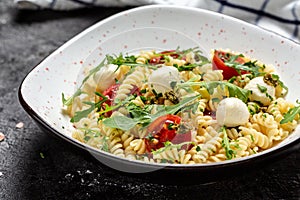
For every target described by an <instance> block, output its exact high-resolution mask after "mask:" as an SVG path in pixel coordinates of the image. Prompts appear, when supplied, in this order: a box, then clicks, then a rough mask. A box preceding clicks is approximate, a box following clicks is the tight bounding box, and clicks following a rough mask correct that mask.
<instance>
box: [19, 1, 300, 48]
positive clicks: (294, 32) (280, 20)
mask: <svg viewBox="0 0 300 200" xmlns="http://www.w3.org/2000/svg"><path fill="white" fill-rule="evenodd" d="M14 2H15V5H16V6H17V7H18V8H19V9H54V10H71V9H78V8H82V7H92V6H103V7H104V6H105V7H109V6H118V7H119V6H141V5H150V4H165V5H166V4H169V5H181V6H190V7H198V8H203V9H207V10H212V11H216V12H219V13H223V14H226V15H229V16H233V17H236V18H238V19H241V20H244V21H247V22H250V23H252V24H255V25H257V26H260V27H263V28H265V29H268V30H271V31H274V32H276V33H278V34H281V35H283V36H285V37H287V38H289V39H292V40H294V41H296V42H299V41H300V34H299V28H300V27H299V26H300V0H252V1H249V0H14Z"/></svg>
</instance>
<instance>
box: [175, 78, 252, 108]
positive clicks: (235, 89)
mask: <svg viewBox="0 0 300 200" xmlns="http://www.w3.org/2000/svg"><path fill="white" fill-rule="evenodd" d="M191 86H200V87H205V88H206V89H207V91H208V92H209V94H213V93H214V89H215V88H217V87H218V86H219V87H221V88H222V89H225V87H226V88H227V89H228V92H229V96H230V97H236V98H239V99H240V100H242V101H243V102H244V103H246V102H247V100H248V97H249V95H250V93H251V92H250V90H246V89H243V88H240V87H239V86H237V85H234V84H232V83H228V82H223V81H210V82H205V81H201V82H196V81H195V82H194V81H187V82H185V83H179V84H177V87H179V88H186V87H191Z"/></svg>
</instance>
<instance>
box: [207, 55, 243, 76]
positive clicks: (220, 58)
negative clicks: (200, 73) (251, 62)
mask: <svg viewBox="0 0 300 200" xmlns="http://www.w3.org/2000/svg"><path fill="white" fill-rule="evenodd" d="M231 56H234V55H233V54H231V53H228V52H224V51H218V50H215V51H214V56H213V60H212V66H213V69H214V70H223V77H224V79H225V80H228V79H230V78H231V77H233V76H238V75H240V74H239V73H238V72H237V71H236V70H235V69H234V68H232V67H229V66H227V65H226V64H225V62H226V61H229V60H230V59H231ZM235 62H237V63H240V64H244V63H245V60H244V58H243V57H240V56H239V57H237V58H236V60H235ZM241 73H242V74H245V73H247V72H246V71H241Z"/></svg>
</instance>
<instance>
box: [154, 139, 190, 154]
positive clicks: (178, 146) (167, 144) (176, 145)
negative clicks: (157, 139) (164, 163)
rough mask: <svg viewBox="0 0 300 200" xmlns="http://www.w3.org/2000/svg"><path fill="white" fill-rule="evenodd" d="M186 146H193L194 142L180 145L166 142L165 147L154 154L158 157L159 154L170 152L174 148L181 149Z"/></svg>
mask: <svg viewBox="0 0 300 200" xmlns="http://www.w3.org/2000/svg"><path fill="white" fill-rule="evenodd" d="M186 144H193V142H182V143H180V144H173V143H172V142H170V141H166V142H164V145H165V146H164V147H161V148H159V149H157V150H155V151H152V154H153V155H157V154H160V153H162V152H164V151H167V150H170V149H173V148H176V149H180V148H181V147H182V146H183V145H186Z"/></svg>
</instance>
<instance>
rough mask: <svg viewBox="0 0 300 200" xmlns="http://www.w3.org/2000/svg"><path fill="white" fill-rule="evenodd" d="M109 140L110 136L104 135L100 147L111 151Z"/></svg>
mask: <svg viewBox="0 0 300 200" xmlns="http://www.w3.org/2000/svg"><path fill="white" fill-rule="evenodd" d="M108 140H109V137H107V136H104V137H103V138H102V139H101V143H102V146H101V147H100V150H103V151H106V152H109V146H108Z"/></svg>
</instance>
